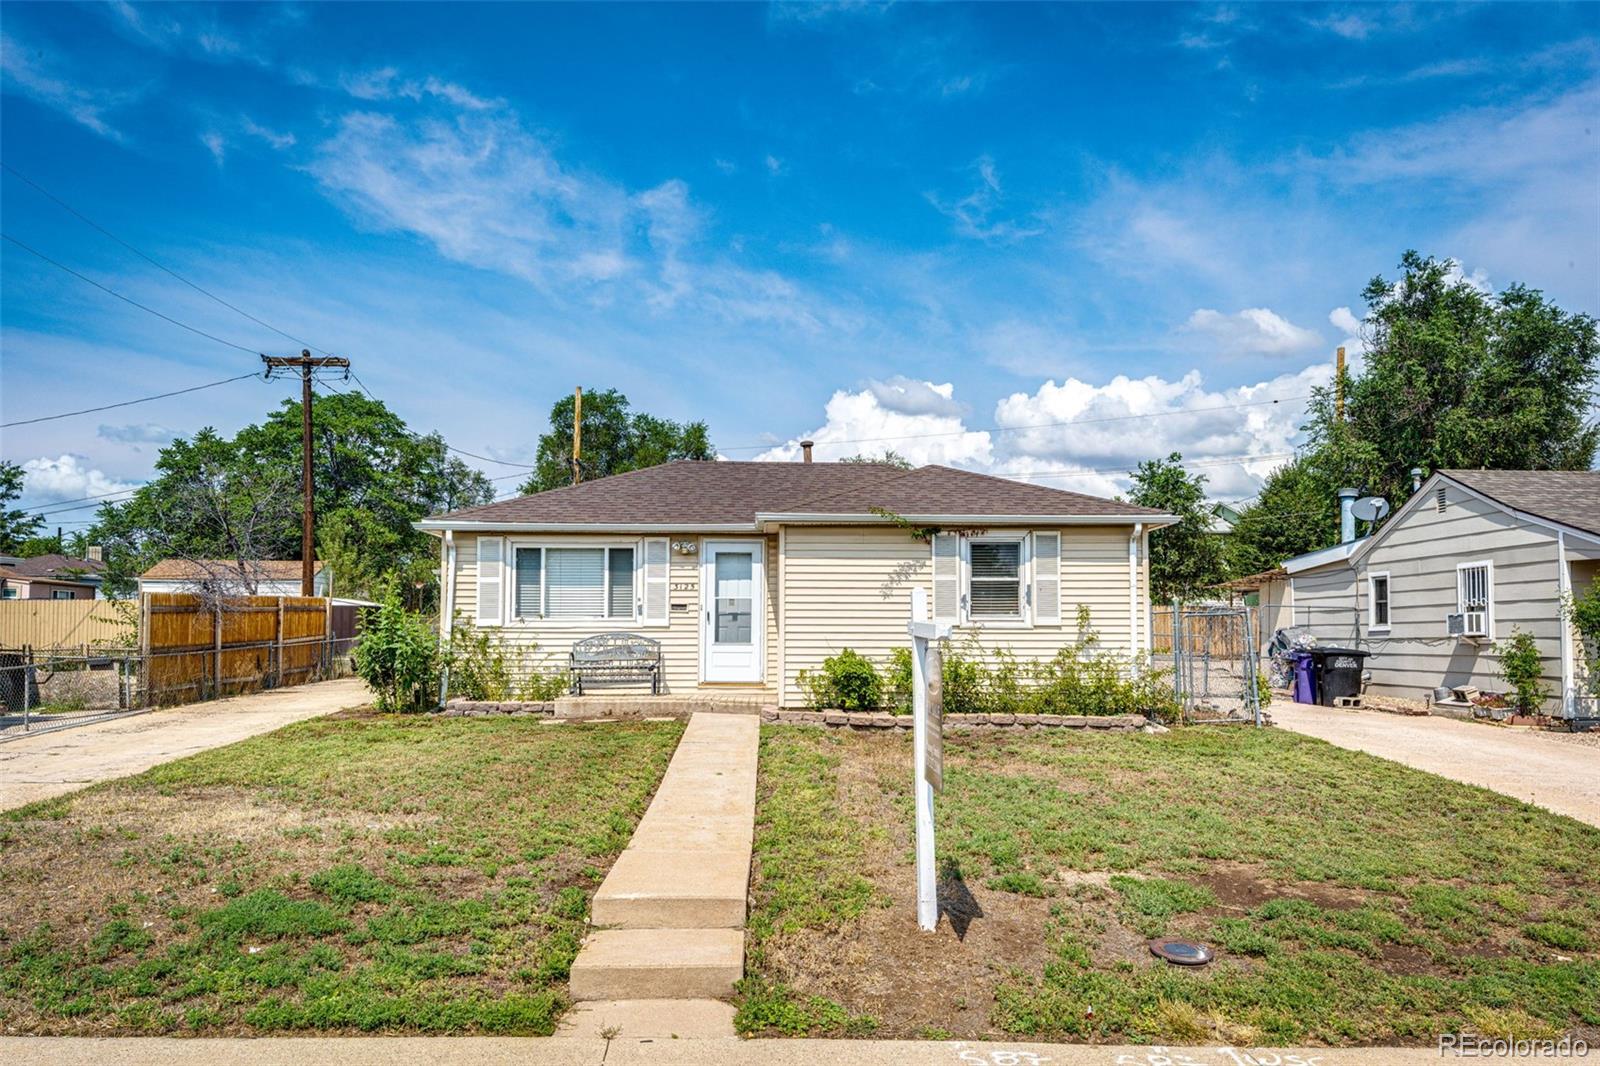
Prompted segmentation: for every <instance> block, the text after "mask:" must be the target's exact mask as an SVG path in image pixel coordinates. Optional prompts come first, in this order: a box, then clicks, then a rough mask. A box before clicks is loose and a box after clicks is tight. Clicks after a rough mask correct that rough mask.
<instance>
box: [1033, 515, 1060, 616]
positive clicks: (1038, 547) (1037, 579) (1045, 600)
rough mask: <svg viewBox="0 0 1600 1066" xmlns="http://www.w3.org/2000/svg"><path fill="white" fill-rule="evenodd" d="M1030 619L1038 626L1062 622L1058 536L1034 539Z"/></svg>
mask: <svg viewBox="0 0 1600 1066" xmlns="http://www.w3.org/2000/svg"><path fill="white" fill-rule="evenodd" d="M1033 619H1034V621H1035V622H1038V623H1039V624H1040V625H1056V624H1058V623H1059V622H1060V621H1061V534H1060V533H1054V532H1052V533H1035V534H1034V535H1033Z"/></svg>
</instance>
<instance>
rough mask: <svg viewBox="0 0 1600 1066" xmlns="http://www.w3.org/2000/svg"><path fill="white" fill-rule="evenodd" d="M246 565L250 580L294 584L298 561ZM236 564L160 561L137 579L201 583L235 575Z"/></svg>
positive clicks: (316, 570)
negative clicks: (226, 573) (218, 574)
mask: <svg viewBox="0 0 1600 1066" xmlns="http://www.w3.org/2000/svg"><path fill="white" fill-rule="evenodd" d="M249 565H250V572H251V574H252V575H253V576H255V577H257V578H261V579H263V580H267V581H298V580H299V579H300V560H299V559H258V560H256V561H255V562H252V563H250V564H249ZM238 570H239V564H238V563H237V562H235V561H233V560H230V559H194V560H190V559H163V560H161V561H160V562H159V563H157V564H156V565H154V566H152V567H151V568H150V569H148V570H146V571H145V572H144V573H142V574H140V575H139V576H140V577H145V578H149V579H151V580H152V581H201V580H204V579H206V578H208V577H211V576H213V575H215V574H217V573H219V572H224V571H233V572H235V573H237V572H238ZM312 572H313V573H321V572H322V562H321V560H318V561H317V562H315V563H313V564H312Z"/></svg>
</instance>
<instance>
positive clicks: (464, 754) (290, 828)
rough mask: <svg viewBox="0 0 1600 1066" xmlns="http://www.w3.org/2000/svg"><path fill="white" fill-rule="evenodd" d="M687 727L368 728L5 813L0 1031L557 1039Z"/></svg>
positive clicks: (236, 752) (384, 722) (328, 727)
mask: <svg viewBox="0 0 1600 1066" xmlns="http://www.w3.org/2000/svg"><path fill="white" fill-rule="evenodd" d="M681 728H682V727H681V724H679V723H675V722H672V723H647V724H637V725H621V726H616V725H613V726H607V727H605V728H598V727H597V728H588V727H581V726H572V727H568V728H563V729H551V728H545V727H541V726H540V725H539V724H538V723H537V722H536V721H534V720H530V719H505V720H494V719H448V718H433V717H425V716H391V715H377V714H373V713H370V712H355V713H349V714H344V715H338V716H333V717H329V718H323V719H317V720H314V721H310V722H305V723H301V724H298V725H293V726H289V727H288V728H286V729H282V730H279V731H277V732H276V733H272V734H269V735H267V736H263V737H257V738H254V739H251V740H247V741H244V742H243V743H240V744H235V745H231V746H229V747H226V748H221V749H218V750H216V751H212V752H207V753H205V754H202V755H198V756H194V757H192V758H188V759H183V760H179V761H177V762H173V763H168V764H165V765H163V766H159V767H156V768H154V769H152V770H150V771H148V772H147V773H144V774H140V775H138V776H137V777H133V778H129V779H127V780H124V781H119V782H114V783H111V784H108V785H105V786H101V787H97V788H92V789H88V790H86V791H83V792H79V793H76V794H74V795H72V796H68V797H62V798H61V799H58V800H50V801H46V802H44V803H40V804H34V805H32V806H30V807H24V808H21V809H19V810H17V811H12V812H8V813H7V814H6V815H4V816H0V819H3V820H0V1029H3V1031H6V1032H27V1033H80V1034H90V1033H93V1034H99V1033H135V1032H136V1033H163V1032H179V1031H189V1032H201V1033H249V1032H267V1031H281V1030H286V1029H287V1030H292V1029H308V1030H329V1031H373V1030H390V1031H424V1032H475V1031H476V1032H521V1033H547V1032H550V1031H551V1030H552V1028H553V1026H554V1021H555V1018H556V1017H557V1015H558V1014H559V1013H560V1011H561V1009H562V1008H563V1006H564V1005H565V1002H566V996H565V983H566V975H567V969H568V967H569V965H570V963H571V961H572V957H573V955H574V954H575V953H576V950H577V945H578V942H579V939H580V938H581V936H582V932H583V928H584V924H585V920H586V917H587V913H588V904H589V898H590V896H591V895H592V893H593V891H594V889H595V888H596V887H597V886H598V884H599V882H600V880H601V879H602V878H603V877H604V874H605V871H606V869H608V868H609V866H610V863H611V860H612V859H613V858H614V857H615V855H616V854H617V852H619V851H620V850H621V849H622V848H623V847H624V846H625V845H626V843H627V841H628V838H629V836H630V835H631V834H632V831H633V827H634V825H635V824H636V823H637V821H638V819H639V817H640V816H641V815H642V814H643V812H644V809H645V807H646V806H647V804H648V802H649V797H650V795H651V794H652V793H653V791H654V789H655V786H656V783H657V782H658V781H659V780H660V777H661V775H662V773H663V772H664V770H665V768H666V764H667V761H668V760H669V759H670V757H671V754H672V750H673V748H674V747H675V745H676V743H677V739H678V737H679V735H680V733H681Z"/></svg>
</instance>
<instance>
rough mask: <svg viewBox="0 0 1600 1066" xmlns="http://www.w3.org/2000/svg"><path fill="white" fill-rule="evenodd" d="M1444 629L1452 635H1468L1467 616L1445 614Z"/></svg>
mask: <svg viewBox="0 0 1600 1066" xmlns="http://www.w3.org/2000/svg"><path fill="white" fill-rule="evenodd" d="M1444 629H1445V632H1446V633H1448V634H1449V635H1450V636H1452V637H1464V636H1466V635H1467V616H1466V615H1464V614H1447V615H1445V616H1444Z"/></svg>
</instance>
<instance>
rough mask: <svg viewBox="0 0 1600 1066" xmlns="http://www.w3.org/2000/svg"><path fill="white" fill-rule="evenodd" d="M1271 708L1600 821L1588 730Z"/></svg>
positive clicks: (1391, 755)
mask: <svg viewBox="0 0 1600 1066" xmlns="http://www.w3.org/2000/svg"><path fill="white" fill-rule="evenodd" d="M1271 714H1272V720H1273V722H1274V723H1276V724H1277V725H1279V726H1281V727H1282V728H1284V729H1289V730H1293V731H1294V732H1296V733H1304V734H1305V735H1306V736H1310V737H1316V738H1318V739H1319V740H1326V741H1327V742H1328V743H1330V744H1337V745H1338V746H1339V747H1341V748H1349V749H1351V750H1352V751H1364V752H1367V753H1368V754H1369V755H1376V756H1378V757H1380V758H1384V759H1390V760H1393V761H1394V762H1397V763H1401V764H1402V765H1405V766H1409V767H1411V768H1412V769H1415V770H1426V771H1428V772H1429V773H1434V774H1438V775H1439V776H1440V777H1448V778H1450V779H1452V780H1455V781H1461V782H1465V783H1466V784H1469V785H1479V786H1482V787H1483V788H1488V789H1493V790H1494V791H1496V792H1500V793H1503V794H1505V795H1507V796H1511V797H1513V798H1515V799H1519V800H1523V801H1524V802H1527V803H1532V804H1536V805H1537V806H1540V807H1543V808H1544V809H1545V810H1549V811H1554V812H1555V813H1557V814H1565V815H1567V816H1568V817H1569V818H1576V819H1577V820H1578V821H1580V822H1588V823H1589V824H1590V825H1594V826H1600V747H1597V746H1594V745H1592V744H1588V743H1584V740H1585V739H1586V738H1584V737H1580V736H1536V735H1534V734H1531V733H1528V732H1525V731H1523V730H1520V729H1510V728H1505V727H1496V726H1491V725H1483V724H1479V723H1475V722H1458V721H1456V720H1455V719H1453V718H1440V717H1432V716H1430V717H1426V718H1411V717H1406V716H1403V715H1396V714H1384V713H1383V712H1381V711H1364V710H1344V709H1341V708H1334V707H1314V706H1308V705H1306V704H1300V703H1285V702H1282V701H1280V700H1274V701H1273V703H1272V710H1271Z"/></svg>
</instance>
